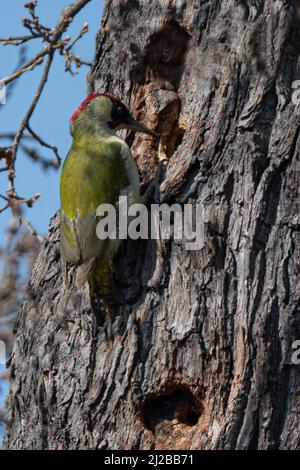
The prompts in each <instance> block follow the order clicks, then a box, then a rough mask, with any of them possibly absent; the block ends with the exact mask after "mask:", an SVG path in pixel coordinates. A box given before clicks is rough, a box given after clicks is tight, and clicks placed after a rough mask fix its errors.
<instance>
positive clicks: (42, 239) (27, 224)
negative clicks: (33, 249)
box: [17, 215, 45, 242]
mask: <svg viewBox="0 0 300 470" xmlns="http://www.w3.org/2000/svg"><path fill="white" fill-rule="evenodd" d="M17 219H18V222H19V224H20V225H25V226H26V227H27V228H28V230H29V232H30V234H31V235H33V236H35V237H37V238H38V240H39V241H40V242H43V241H44V240H45V238H44V237H42V236H41V235H39V234H38V233H37V231H36V230H35V229H34V228H33V226H32V225H31V223H30V222H28V220H26V219H25V218H24V217H22V216H21V215H18V216H17Z"/></svg>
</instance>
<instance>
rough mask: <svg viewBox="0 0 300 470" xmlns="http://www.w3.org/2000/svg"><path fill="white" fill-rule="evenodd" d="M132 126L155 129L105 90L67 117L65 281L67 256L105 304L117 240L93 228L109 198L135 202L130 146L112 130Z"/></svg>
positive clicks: (62, 241) (63, 180)
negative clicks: (69, 142)
mask: <svg viewBox="0 0 300 470" xmlns="http://www.w3.org/2000/svg"><path fill="white" fill-rule="evenodd" d="M119 129H133V130H135V131H139V132H144V133H146V134H150V135H155V134H154V133H153V132H152V131H150V130H149V129H148V128H147V127H145V126H144V125H143V124H141V123H139V122H137V121H135V120H134V119H133V117H132V116H131V114H130V112H129V110H128V109H127V107H126V106H125V105H124V104H123V103H122V102H121V101H120V100H119V99H117V98H114V97H113V96H111V95H109V94H107V93H94V94H91V95H89V96H88V97H87V98H86V99H85V100H84V101H83V102H82V103H81V105H80V106H79V108H78V109H77V110H76V111H75V113H74V114H73V116H72V118H71V134H72V137H73V142H72V146H71V149H70V151H69V153H68V155H67V158H66V160H65V162H64V165H63V168H62V173H61V180H60V198H61V221H60V251H61V260H62V271H63V279H64V283H65V285H66V280H67V271H66V262H69V263H71V264H75V265H77V266H78V268H77V272H76V285H77V287H81V286H83V285H84V284H85V282H86V281H88V282H89V285H90V289H91V291H92V292H95V290H97V291H98V292H99V293H100V295H101V297H102V301H104V303H105V304H109V302H110V299H111V298H113V296H114V294H113V292H112V289H113V287H112V286H113V281H112V270H111V263H112V258H113V256H114V254H115V253H116V252H117V250H118V247H119V244H120V240H100V239H99V238H98V237H97V234H96V226H97V223H98V221H99V219H98V218H97V216H96V210H97V207H98V206H99V205H100V204H104V203H105V204H107V203H109V204H113V205H114V207H115V208H116V210H117V211H118V200H119V196H121V195H122V196H124V195H126V196H127V201H128V206H130V205H131V204H134V203H137V202H139V199H140V190H139V176H138V171H137V167H136V164H135V161H134V159H133V157H132V154H131V151H130V148H129V147H128V145H127V144H126V142H125V141H124V140H122V139H121V138H120V137H118V136H117V135H116V131H117V130H119Z"/></svg>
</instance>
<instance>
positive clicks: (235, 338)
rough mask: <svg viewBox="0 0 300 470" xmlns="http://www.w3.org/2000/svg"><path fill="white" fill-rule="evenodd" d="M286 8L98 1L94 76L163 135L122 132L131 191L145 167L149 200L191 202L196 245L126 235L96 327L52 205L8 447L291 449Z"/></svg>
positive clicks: (291, 156)
mask: <svg viewBox="0 0 300 470" xmlns="http://www.w3.org/2000/svg"><path fill="white" fill-rule="evenodd" d="M299 18H300V12H299V7H298V2H297V1H296V0H295V1H292V0H291V1H285V0H276V1H274V0H244V1H242V0H241V1H238V2H237V1H234V0H227V1H217V0H189V1H188V2H185V1H183V0H176V1H174V0H153V1H138V0H122V1H121V0H108V1H107V3H106V8H105V11H104V16H103V22H102V26H101V30H100V32H99V35H98V38H97V53H96V58H95V64H94V67H93V70H92V73H91V75H90V77H89V80H90V88H91V90H95V91H100V90H101V91H109V92H110V93H112V94H115V95H119V96H120V97H122V99H123V100H124V101H125V102H127V103H128V104H129V106H130V108H131V110H132V111H133V114H134V116H135V117H136V118H138V119H139V120H141V121H142V122H144V123H145V124H146V125H148V126H150V127H151V128H152V129H156V130H157V131H158V132H160V133H161V134H162V136H161V139H160V142H159V144H158V142H157V141H156V140H155V139H153V138H147V137H145V136H143V135H136V136H135V137H134V136H133V134H129V135H128V136H127V141H128V142H129V143H130V144H131V146H132V152H133V154H134V157H135V158H136V161H137V164H138V167H139V171H140V175H141V186H142V189H143V191H145V190H146V189H147V188H148V187H149V184H150V183H151V180H152V179H153V178H154V176H155V174H156V175H157V181H158V182H159V183H160V190H159V191H157V194H156V199H157V197H158V195H159V194H158V193H160V202H161V203H163V202H164V203H168V204H173V203H175V202H177V203H180V204H184V203H194V204H195V203H196V202H198V203H201V204H202V206H203V216H204V221H205V245H204V247H203V248H202V249H201V250H190V251H189V250H186V248H185V246H184V244H182V243H180V242H179V241H176V240H175V241H174V240H160V241H155V240H153V241H145V240H137V241H134V240H128V241H126V242H124V244H123V246H122V248H121V250H120V253H119V254H118V256H117V258H116V260H115V266H114V271H115V280H116V285H117V287H118V290H119V292H120V293H121V294H122V297H123V299H124V302H123V303H124V305H123V306H121V307H120V309H119V313H118V314H117V315H116V316H115V318H113V319H111V320H110V321H107V322H106V324H104V325H103V326H102V327H101V328H100V329H99V330H98V331H97V329H96V327H95V319H94V315H93V313H92V311H91V308H90V301H89V295H88V288H87V287H86V288H85V289H84V291H83V292H78V293H76V294H74V293H73V294H72V295H71V300H70V302H69V307H68V309H67V311H66V309H64V305H65V303H64V291H63V286H62V277H61V267H60V257H59V233H58V219H59V215H56V216H55V217H54V219H53V220H52V222H51V225H50V232H49V239H48V241H47V242H46V243H45V244H44V246H43V247H42V249H41V252H40V255H39V257H38V260H37V262H36V265H35V268H34V269H33V273H32V278H31V281H30V283H29V285H28V289H27V293H26V295H25V297H24V299H23V302H22V305H21V308H20V311H19V315H18V330H17V336H16V342H15V346H14V351H13V355H12V361H11V382H10V395H9V402H8V406H9V419H8V428H7V434H6V440H5V446H6V448H9V449H21V448H26V449H58V448H59V449H79V448H89V449H96V448H97V449H106V448H108V449H153V448H156V449H256V448H258V449H271V448H273V449H274V448H276V449H277V448H280V449H296V448H299V447H300V435H299V414H300V398H299V379H300V367H299V365H295V364H294V363H293V361H292V355H293V352H294V350H293V342H294V340H296V339H298V338H299V329H300V317H299V293H300V285H299V278H298V276H299V257H298V255H299V243H300V237H299V228H300V218H299V198H298V187H299V173H298V164H299V145H300V134H299V132H300V114H299V107H298V106H297V104H293V101H295V100H294V99H292V98H293V95H292V94H293V89H292V83H293V81H294V80H297V79H298V78H299V53H300V46H299V44H300V43H299V39H300V29H299ZM166 159H167V163H164V162H166ZM157 168H158V169H159V171H158V173H157ZM73 275H74V270H71V276H73ZM73 277H74V276H73ZM73 292H74V291H73Z"/></svg>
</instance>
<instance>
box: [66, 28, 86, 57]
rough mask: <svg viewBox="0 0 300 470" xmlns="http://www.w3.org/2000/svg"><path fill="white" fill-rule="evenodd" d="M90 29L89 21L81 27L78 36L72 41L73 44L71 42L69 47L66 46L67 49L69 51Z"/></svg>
mask: <svg viewBox="0 0 300 470" xmlns="http://www.w3.org/2000/svg"><path fill="white" fill-rule="evenodd" d="M88 30H89V25H88V23H84V25H83V27H82V28H81V30H80V31H79V33H78V35H77V36H76V38H75V39H74V40H73V41H72V42H71V44H69V45H68V46H67V47H66V51H67V52H69V51H70V50H71V49H72V47H73V46H74V45H75V44H76V42H77V41H79V39H81V38H82V36H83V35H84V34H85V33H87V32H88Z"/></svg>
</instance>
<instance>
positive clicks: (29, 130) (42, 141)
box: [26, 123, 61, 168]
mask: <svg viewBox="0 0 300 470" xmlns="http://www.w3.org/2000/svg"><path fill="white" fill-rule="evenodd" d="M26 128H27V130H28V132H29V133H30V134H31V135H32V137H33V138H34V139H35V140H36V141H37V142H38V143H39V144H40V145H42V147H46V148H48V149H50V150H52V152H53V153H54V154H55V156H56V160H57V165H56V166H57V168H59V166H60V164H61V157H60V155H59V153H58V149H57V147H55V145H50V144H47V142H45V141H44V140H43V139H42V138H41V137H40V136H39V135H38V134H36V132H34V131H33V130H32V129H31V127H30V125H29V123H28V124H27V126H26Z"/></svg>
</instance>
